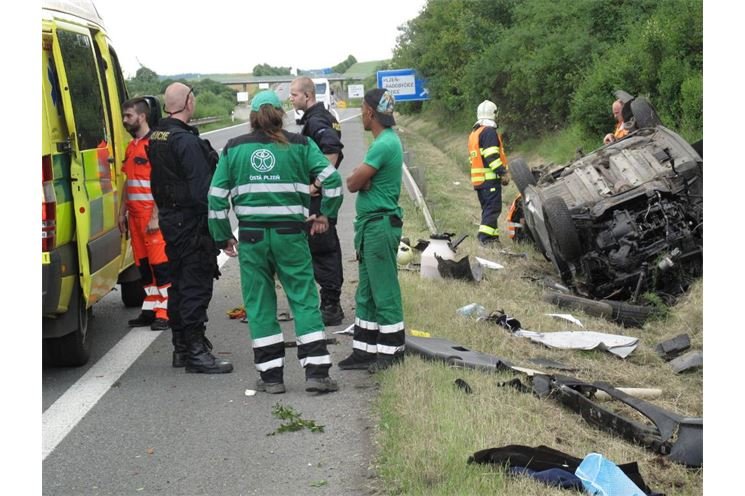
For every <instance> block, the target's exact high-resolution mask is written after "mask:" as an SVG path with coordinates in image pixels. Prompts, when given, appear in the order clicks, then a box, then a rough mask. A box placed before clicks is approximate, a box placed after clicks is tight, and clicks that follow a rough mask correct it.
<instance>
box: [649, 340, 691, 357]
mask: <svg viewBox="0 0 745 496" xmlns="http://www.w3.org/2000/svg"><path fill="white" fill-rule="evenodd" d="M690 347H691V338H690V337H689V336H688V334H679V335H677V336H675V337H674V338H670V339H668V340H666V341H663V342H661V343H659V344H658V345H657V346H656V347H655V349H654V350H655V351H656V352H657V354H658V355H660V356H661V357H662V358H663V359H664V360H666V361H670V360H672V359H673V358H675V357H677V356H678V355H680V354H681V353H683V352H684V351H686V350H687V349H688V348H690Z"/></svg>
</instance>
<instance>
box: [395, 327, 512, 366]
mask: <svg viewBox="0 0 745 496" xmlns="http://www.w3.org/2000/svg"><path fill="white" fill-rule="evenodd" d="M406 352H407V353H414V354H417V355H419V356H421V357H424V358H427V359H431V360H442V361H443V362H445V363H447V364H448V365H453V366H456V367H463V368H469V369H480V370H487V371H491V372H493V371H495V370H507V369H511V368H512V363H510V362H509V361H507V360H505V359H504V358H499V357H495V356H493V355H489V354H487V353H482V352H480V351H471V350H469V349H468V348H466V347H464V346H461V345H459V344H457V343H453V342H452V341H448V340H447V339H442V338H420V337H416V336H409V335H407V336H406Z"/></svg>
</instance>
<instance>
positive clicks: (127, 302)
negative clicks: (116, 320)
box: [121, 279, 145, 308]
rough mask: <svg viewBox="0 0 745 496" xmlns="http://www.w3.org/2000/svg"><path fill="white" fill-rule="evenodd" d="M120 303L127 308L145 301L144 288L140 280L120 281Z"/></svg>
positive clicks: (139, 305)
mask: <svg viewBox="0 0 745 496" xmlns="http://www.w3.org/2000/svg"><path fill="white" fill-rule="evenodd" d="M121 287H122V303H124V306H125V307H127V308H135V307H141V306H142V302H143V301H145V289H144V288H143V287H142V281H140V279H137V280H135V281H127V282H122V283H121Z"/></svg>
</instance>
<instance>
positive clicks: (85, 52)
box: [53, 22, 121, 306]
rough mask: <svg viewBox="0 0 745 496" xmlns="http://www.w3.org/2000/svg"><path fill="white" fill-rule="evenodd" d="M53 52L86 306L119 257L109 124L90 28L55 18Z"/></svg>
mask: <svg viewBox="0 0 745 496" xmlns="http://www.w3.org/2000/svg"><path fill="white" fill-rule="evenodd" d="M53 54H54V59H55V65H56V67H57V71H58V76H59V81H60V89H61V96H62V105H63V108H64V115H65V121H66V124H67V129H68V133H69V137H68V143H69V148H70V151H71V161H70V177H71V181H72V196H73V205H74V212H75V236H76V238H77V250H78V259H79V263H78V266H79V274H80V283H81V289H82V291H83V294H84V296H85V299H86V301H87V304H88V306H90V305H92V304H93V303H95V302H96V301H98V300H99V299H100V298H102V297H103V296H104V295H106V293H108V292H109V291H110V290H111V288H113V287H114V286H115V285H116V280H117V276H118V271H119V265H120V261H121V236H120V233H119V231H118V229H117V225H116V214H117V212H116V207H117V205H116V191H115V189H114V186H115V184H114V182H113V181H112V179H113V178H112V167H111V165H112V163H113V147H112V143H111V141H112V140H111V135H110V131H109V130H110V129H111V126H109V125H108V123H107V120H106V117H107V116H106V107H105V105H106V100H105V99H104V97H103V92H102V82H103V81H102V79H103V78H102V77H101V74H99V67H100V64H99V63H97V53H96V50H95V49H94V45H93V40H92V38H91V32H90V30H89V29H88V28H85V27H82V26H78V25H74V24H71V23H65V22H58V23H57V24H56V27H55V28H54V30H53Z"/></svg>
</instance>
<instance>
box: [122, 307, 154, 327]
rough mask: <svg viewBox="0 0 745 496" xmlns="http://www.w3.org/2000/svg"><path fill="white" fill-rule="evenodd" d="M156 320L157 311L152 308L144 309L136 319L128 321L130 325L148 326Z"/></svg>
mask: <svg viewBox="0 0 745 496" xmlns="http://www.w3.org/2000/svg"><path fill="white" fill-rule="evenodd" d="M154 320H155V312H153V311H152V310H143V311H142V312H140V315H138V316H137V318H136V319H132V320H129V321H127V325H128V326H129V327H147V326H149V325H150V324H152V323H153V321H154Z"/></svg>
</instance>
